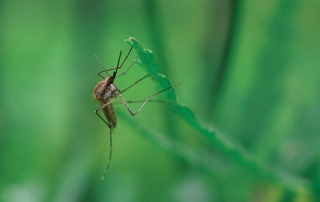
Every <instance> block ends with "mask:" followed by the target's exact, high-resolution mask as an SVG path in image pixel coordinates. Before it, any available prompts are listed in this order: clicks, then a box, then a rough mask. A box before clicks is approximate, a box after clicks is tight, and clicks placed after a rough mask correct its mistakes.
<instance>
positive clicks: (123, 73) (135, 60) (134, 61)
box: [113, 56, 139, 77]
mask: <svg viewBox="0 0 320 202" xmlns="http://www.w3.org/2000/svg"><path fill="white" fill-rule="evenodd" d="M138 58H139V56H137V57H135V58H134V60H133V62H132V63H131V65H130V66H129V67H128V69H127V70H126V71H124V72H122V73H121V74H118V75H117V77H119V76H122V75H125V74H126V73H127V72H128V71H129V70H130V69H131V67H132V66H133V65H134V64H135V63H136V62H137V60H138ZM113 69H116V68H113Z"/></svg>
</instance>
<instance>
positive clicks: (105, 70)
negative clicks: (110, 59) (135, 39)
mask: <svg viewBox="0 0 320 202" xmlns="http://www.w3.org/2000/svg"><path fill="white" fill-rule="evenodd" d="M132 48H133V46H131V48H130V50H129V52H128V54H127V56H126V57H125V58H124V60H123V62H122V63H121V65H120V66H119V62H120V58H121V54H122V51H120V55H119V59H118V63H117V67H115V68H111V69H106V68H105V67H104V66H103V64H102V62H101V61H100V60H99V58H98V56H97V55H96V54H94V56H95V57H96V58H97V60H98V61H99V63H100V66H101V67H102V68H103V69H104V70H102V71H100V72H98V75H99V76H100V77H101V78H103V79H105V77H104V76H103V75H102V74H101V73H103V72H106V73H107V75H108V76H109V74H108V71H111V70H117V69H119V68H121V67H122V65H123V64H124V62H125V61H126V60H127V58H128V57H129V55H130V53H131V50H132ZM137 58H138V57H136V58H135V59H134V61H133V63H132V64H131V65H130V67H129V68H128V69H127V70H126V71H125V72H124V73H122V74H120V75H119V76H121V75H123V74H126V73H127V72H128V71H129V69H130V68H131V67H132V66H133V65H134V63H136V61H137Z"/></svg>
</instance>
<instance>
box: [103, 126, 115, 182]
mask: <svg viewBox="0 0 320 202" xmlns="http://www.w3.org/2000/svg"><path fill="white" fill-rule="evenodd" d="M111 157H112V128H110V153H109V160H108V164H107V167H106V170H105V171H104V173H103V175H102V177H101V181H102V180H104V177H105V176H106V174H107V172H108V170H109V166H110V163H111Z"/></svg>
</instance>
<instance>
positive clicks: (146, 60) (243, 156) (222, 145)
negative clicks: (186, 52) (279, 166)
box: [126, 38, 311, 194]
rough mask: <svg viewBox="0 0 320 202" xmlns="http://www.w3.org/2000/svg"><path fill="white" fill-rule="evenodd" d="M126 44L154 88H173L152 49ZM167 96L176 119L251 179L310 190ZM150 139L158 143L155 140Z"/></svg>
mask: <svg viewBox="0 0 320 202" xmlns="http://www.w3.org/2000/svg"><path fill="white" fill-rule="evenodd" d="M126 42H127V43H128V44H130V45H133V47H134V49H135V50H136V51H137V53H138V56H139V65H140V66H141V67H143V68H144V69H145V70H146V71H147V72H149V73H150V75H151V77H152V79H153V80H154V81H155V82H156V83H157V85H159V87H161V88H163V89H164V88H167V87H169V86H172V85H171V82H170V81H169V79H168V78H167V77H166V76H164V75H162V74H160V73H159V68H158V65H157V63H156V61H155V58H154V56H153V54H152V51H151V50H148V49H144V48H143V47H142V46H141V45H140V43H139V42H138V41H137V40H136V39H134V38H129V39H127V40H126ZM166 95H167V99H168V101H169V102H170V103H171V104H172V105H173V106H174V107H173V111H174V112H175V113H176V114H177V115H178V116H179V117H181V118H182V119H184V120H185V121H186V122H187V123H188V124H189V125H190V126H192V127H193V128H195V129H196V130H197V131H198V132H199V133H200V134H201V135H202V136H203V137H204V138H205V139H206V140H207V141H208V142H209V143H210V144H211V145H212V147H214V148H216V149H218V150H219V151H220V152H221V153H223V154H225V155H226V156H227V157H228V158H229V159H231V160H232V161H234V162H236V163H238V164H239V165H242V166H244V167H245V168H246V169H248V171H250V172H251V173H252V175H253V176H256V177H257V178H262V179H264V180H266V181H270V182H273V183H276V184H278V185H279V186H282V187H283V188H284V189H288V190H293V191H295V192H296V193H303V194H306V193H310V190H311V189H310V183H309V182H308V181H306V180H304V179H301V178H299V177H295V176H291V175H287V174H285V173H281V172H279V171H276V170H275V169H272V168H269V167H267V166H265V165H264V164H263V163H262V162H259V161H257V160H256V159H255V158H253V157H252V156H251V155H249V154H248V153H247V152H245V151H244V150H243V149H242V148H241V147H240V146H237V145H234V144H232V143H231V141H229V140H228V139H227V138H226V137H225V136H223V135H222V134H220V133H217V132H215V131H213V130H211V129H209V128H207V127H205V126H204V125H203V124H202V123H201V122H200V121H199V120H198V119H197V117H196V116H195V114H194V113H193V112H192V111H191V110H190V109H189V108H188V107H186V106H184V105H182V104H180V103H179V102H178V100H177V96H176V93H175V90H174V88H172V89H170V90H167V91H166ZM139 128H140V129H141V130H140V132H141V133H143V135H144V136H148V135H149V136H150V134H152V135H153V136H158V135H159V134H158V133H155V132H153V131H151V130H148V129H147V128H144V127H143V126H141V125H140V126H139ZM143 128H144V129H143ZM151 139H152V140H153V141H155V142H157V140H156V139H155V138H151ZM172 142H174V140H172ZM156 144H159V145H160V146H161V145H162V146H163V148H164V149H166V150H168V147H166V146H165V145H164V144H163V143H162V142H161V141H158V142H157V143H156ZM173 145H174V144H173ZM178 156H181V153H180V154H178ZM191 161H193V160H191Z"/></svg>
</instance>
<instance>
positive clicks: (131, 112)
mask: <svg viewBox="0 0 320 202" xmlns="http://www.w3.org/2000/svg"><path fill="white" fill-rule="evenodd" d="M179 84H180V83H178V84H175V85H173V86H170V87H168V88H165V89H162V90H161V91H159V92H157V93H154V94H152V95H150V96H149V97H148V98H147V99H146V100H145V101H144V102H143V103H142V105H141V106H140V108H139V109H138V110H137V111H136V112H135V113H133V111H132V110H131V109H130V107H129V106H128V104H127V102H126V101H125V100H124V99H123V97H122V95H121V94H120V93H118V95H119V97H120V99H121V101H122V103H123V104H124V105H125V107H126V108H127V109H128V111H129V112H130V114H131V115H132V116H135V115H137V114H138V113H139V111H140V110H141V109H142V107H143V106H144V105H145V104H146V103H147V102H148V101H149V100H150V99H151V98H152V97H153V96H155V95H158V94H160V93H162V92H164V91H166V90H169V89H170V88H173V87H175V86H177V85H179Z"/></svg>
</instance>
